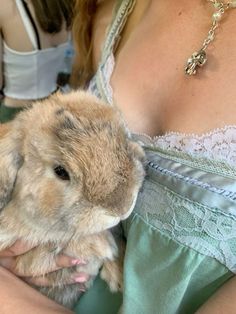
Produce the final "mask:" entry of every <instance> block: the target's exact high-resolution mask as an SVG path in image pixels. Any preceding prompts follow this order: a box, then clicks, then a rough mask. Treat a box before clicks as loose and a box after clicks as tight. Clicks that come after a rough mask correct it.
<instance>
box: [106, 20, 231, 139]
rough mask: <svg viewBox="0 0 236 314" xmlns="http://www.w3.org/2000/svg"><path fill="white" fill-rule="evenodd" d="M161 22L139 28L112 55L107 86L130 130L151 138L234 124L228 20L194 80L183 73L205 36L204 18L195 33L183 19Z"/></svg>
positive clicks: (198, 131) (200, 131)
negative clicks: (111, 68)
mask: <svg viewBox="0 0 236 314" xmlns="http://www.w3.org/2000/svg"><path fill="white" fill-rule="evenodd" d="M167 22H168V21H167ZM167 22H163V23H159V22H158V23H156V22H153V23H152V22H151V20H150V23H149V24H145V23H143V24H142V23H141V24H140V25H139V26H138V27H137V29H136V30H134V31H133V33H131V35H130V37H129V39H128V40H127V41H126V43H125V44H123V46H122V49H120V51H118V53H117V54H116V57H115V59H116V60H115V67H114V71H113V73H112V76H111V81H110V83H111V86H112V89H113V97H114V101H115V102H116V103H117V104H118V106H119V107H120V108H121V110H122V111H123V113H124V116H125V118H126V120H127V122H128V124H129V126H130V128H131V129H132V130H133V131H135V132H141V133H148V134H149V135H157V134H161V133H165V132H167V131H179V132H184V133H203V132H206V131H209V130H211V129H214V128H217V127H222V126H224V125H226V124H236V119H235V114H236V91H235V89H234V85H235V82H236V79H235V65H234V60H235V59H236V44H235V42H234V41H232V40H230V38H231V37H230V36H229V35H228V34H229V31H230V30H229V29H228V28H229V26H230V25H231V24H232V23H231V20H229V25H228V24H226V25H225V26H224V27H223V28H222V29H221V30H220V32H219V33H218V34H217V38H216V40H215V42H214V43H213V44H212V45H211V46H210V47H209V49H208V50H207V53H208V60H207V63H206V65H204V67H203V68H201V69H199V71H198V73H197V74H196V75H195V76H187V75H186V74H185V73H184V67H185V65H186V61H187V59H188V58H189V57H190V55H191V54H192V53H193V52H194V51H195V50H198V49H200V47H201V43H202V42H203V39H204V36H206V34H207V31H208V26H209V25H208V23H205V22H206V15H205V16H204V20H203V22H204V23H203V27H199V28H198V27H197V25H196V22H195V21H194V22H193V23H192V24H191V25H192V26H191V25H190V26H189V23H190V20H189V19H183V20H182V21H177V22H174V23H170V22H171V21H169V27H167V24H168V23H167ZM198 22H199V21H198ZM204 25H206V27H204ZM188 26H189V28H188ZM194 30H195V32H194Z"/></svg>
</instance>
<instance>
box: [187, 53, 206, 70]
mask: <svg viewBox="0 0 236 314" xmlns="http://www.w3.org/2000/svg"><path fill="white" fill-rule="evenodd" d="M206 61H207V56H206V52H205V51H204V50H202V49H201V50H199V51H198V52H194V53H193V54H192V55H191V57H190V58H189V59H188V61H187V64H186V67H185V69H184V71H185V74H187V75H194V74H196V72H197V69H198V67H202V66H203V65H204V64H205V63H206Z"/></svg>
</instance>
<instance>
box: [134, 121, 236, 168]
mask: <svg viewBox="0 0 236 314" xmlns="http://www.w3.org/2000/svg"><path fill="white" fill-rule="evenodd" d="M134 138H135V139H136V140H138V142H139V143H140V144H141V145H145V146H152V147H159V148H162V149H170V150H177V151H181V152H186V153H188V154H191V155H196V156H199V157H206V158H210V159H214V160H223V161H226V162H228V163H229V164H230V165H234V166H235V165H236V125H228V126H224V127H222V128H217V129H215V130H212V131H210V132H208V133H204V134H201V135H197V134H184V133H179V132H168V133H166V134H164V135H162V136H156V137H153V138H152V137H150V136H148V135H145V134H134Z"/></svg>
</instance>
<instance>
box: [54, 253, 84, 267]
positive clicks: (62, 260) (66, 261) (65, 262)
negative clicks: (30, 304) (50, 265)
mask: <svg viewBox="0 0 236 314" xmlns="http://www.w3.org/2000/svg"><path fill="white" fill-rule="evenodd" d="M85 264H86V261H84V260H82V259H76V258H73V257H71V256H68V255H65V254H59V255H57V256H56V265H57V268H56V269H54V270H57V269H60V268H67V267H72V266H76V265H85ZM54 270H53V271H54Z"/></svg>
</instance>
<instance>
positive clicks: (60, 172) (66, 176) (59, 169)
mask: <svg viewBox="0 0 236 314" xmlns="http://www.w3.org/2000/svg"><path fill="white" fill-rule="evenodd" d="M54 172H55V174H56V175H57V176H58V177H59V178H60V179H61V180H70V176H69V174H68V172H67V171H66V170H65V169H64V168H63V167H62V166H57V167H55V168H54Z"/></svg>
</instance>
